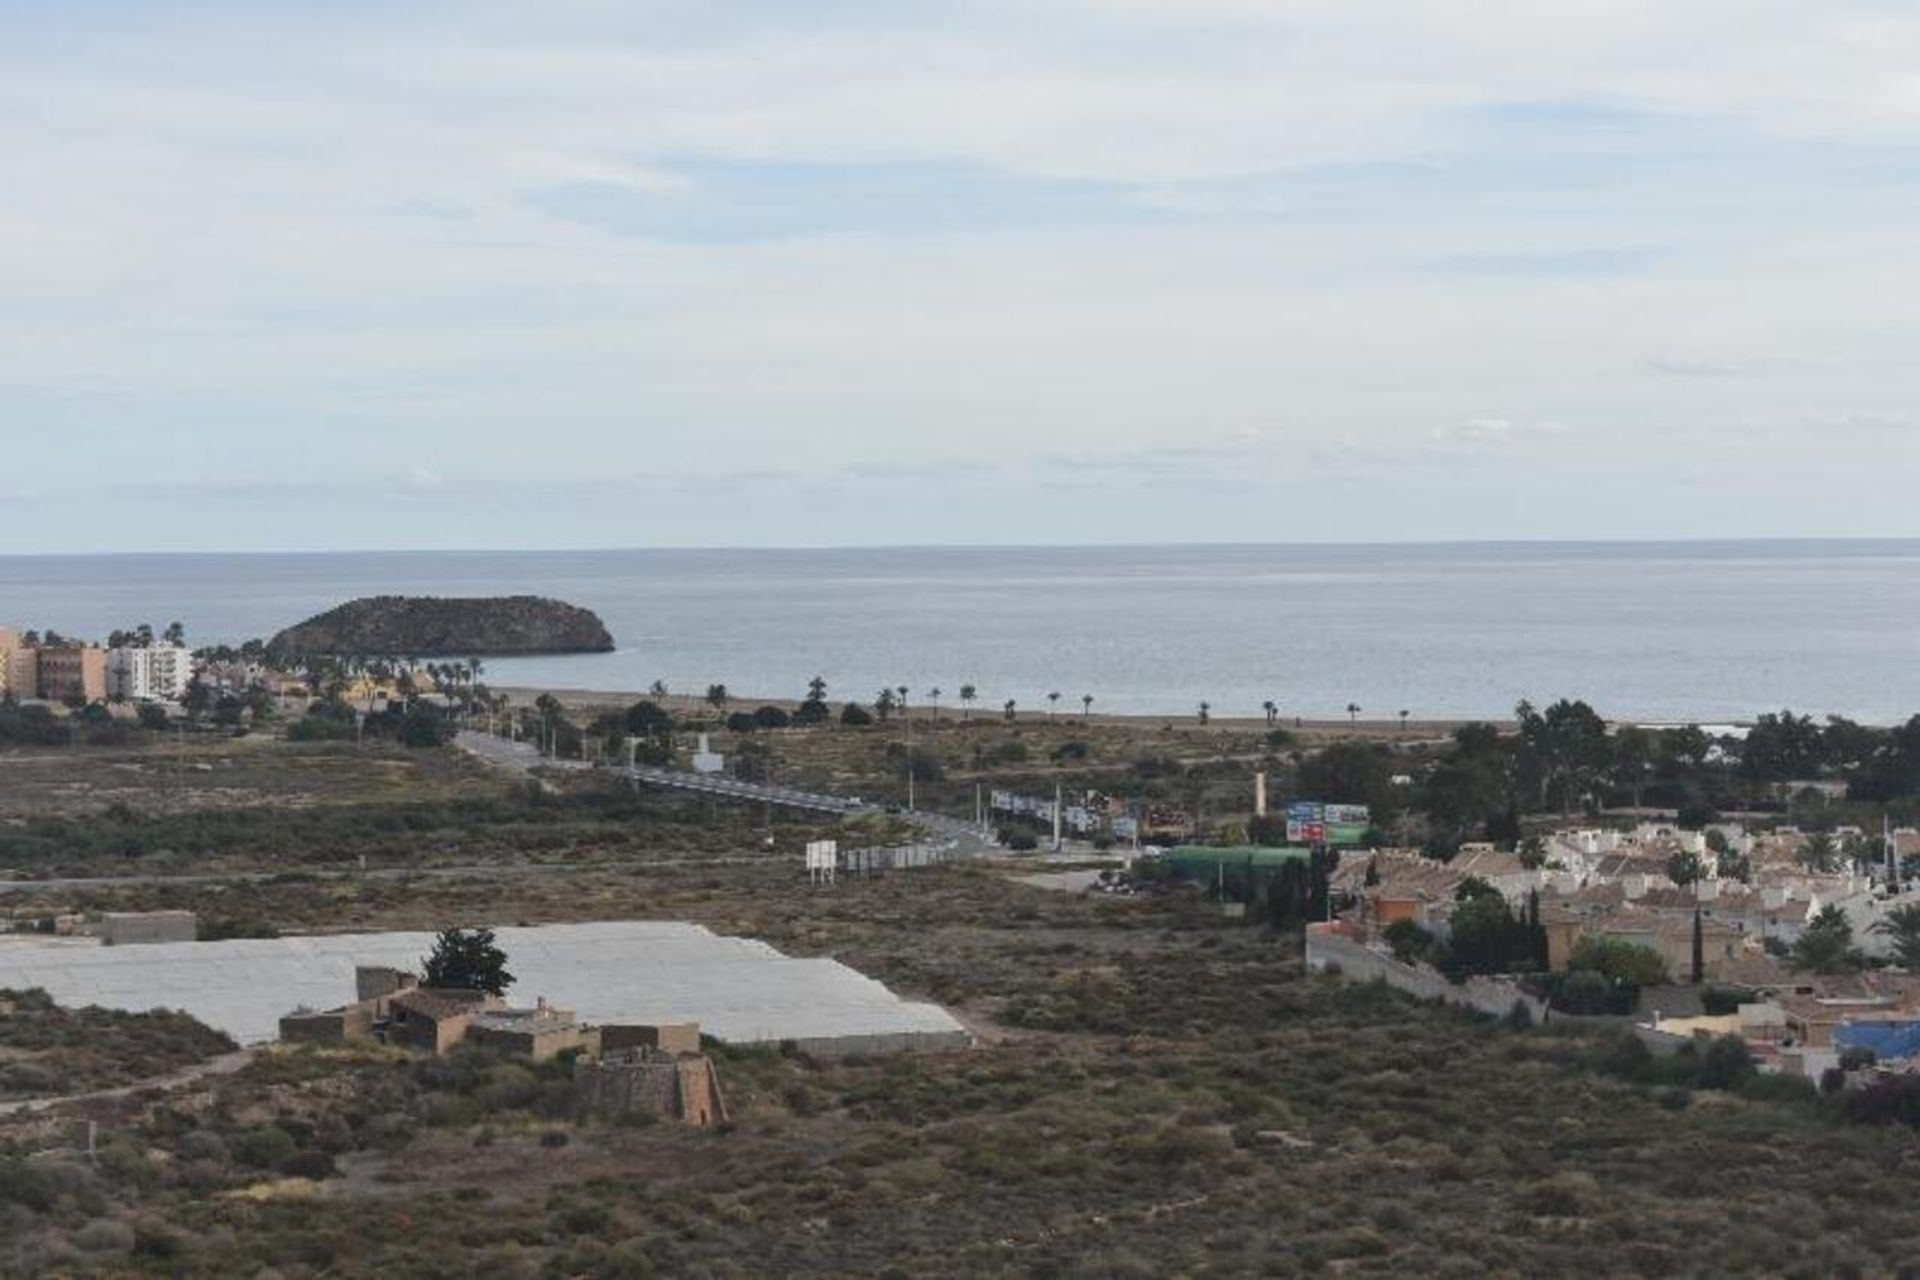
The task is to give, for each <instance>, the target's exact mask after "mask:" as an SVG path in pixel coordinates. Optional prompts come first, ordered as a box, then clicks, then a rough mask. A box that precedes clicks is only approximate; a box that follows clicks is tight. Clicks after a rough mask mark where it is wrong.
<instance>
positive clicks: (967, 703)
mask: <svg viewBox="0 0 1920 1280" xmlns="http://www.w3.org/2000/svg"><path fill="white" fill-rule="evenodd" d="M979 696H980V691H979V690H978V689H976V688H974V687H973V686H972V685H970V684H963V685H961V686H960V707H961V710H960V718H961V719H962V720H970V719H972V718H973V700H974V699H975V698H977V697H979Z"/></svg>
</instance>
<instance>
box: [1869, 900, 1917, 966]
mask: <svg viewBox="0 0 1920 1280" xmlns="http://www.w3.org/2000/svg"><path fill="white" fill-rule="evenodd" d="M1873 932H1875V933H1878V934H1882V935H1884V936H1885V937H1886V938H1887V939H1888V941H1889V943H1890V945H1891V946H1892V947H1893V954H1894V958H1895V959H1897V960H1898V961H1899V962H1900V967H1901V968H1902V969H1905V970H1906V971H1907V972H1909V973H1920V902H1909V903H1906V904H1904V905H1902V906H1898V907H1895V908H1894V909H1893V910H1891V911H1889V912H1887V914H1885V915H1884V916H1881V917H1880V918H1879V919H1878V920H1875V921H1874V922H1873Z"/></svg>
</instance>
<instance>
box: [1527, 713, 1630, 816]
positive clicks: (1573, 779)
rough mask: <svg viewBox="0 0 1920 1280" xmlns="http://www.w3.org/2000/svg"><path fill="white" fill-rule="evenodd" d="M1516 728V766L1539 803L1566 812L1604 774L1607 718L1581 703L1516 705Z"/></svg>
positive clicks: (1607, 755)
mask: <svg viewBox="0 0 1920 1280" xmlns="http://www.w3.org/2000/svg"><path fill="white" fill-rule="evenodd" d="M1514 718H1515V720H1517V721H1518V723H1519V727H1520V743H1521V752H1520V771H1521V775H1522V777H1523V778H1524V779H1525V780H1526V781H1527V782H1528V783H1529V784H1530V786H1531V789H1532V792H1533V794H1534V795H1535V796H1536V797H1537V799H1538V802H1539V805H1540V807H1541V808H1543V809H1544V808H1548V807H1555V808H1558V809H1559V810H1560V811H1561V812H1563V813H1564V812H1566V811H1567V810H1568V809H1570V808H1571V807H1572V806H1573V805H1574V804H1576V803H1578V802H1579V801H1581V800H1583V799H1585V798H1587V797H1588V796H1590V795H1591V794H1592V793H1593V791H1594V789H1595V788H1596V787H1598V786H1599V785H1600V784H1601V783H1602V782H1603V781H1604V779H1605V774H1606V768H1607V765H1608V764H1609V762H1610V761H1611V758H1612V753H1611V750H1610V748H1609V746H1608V742H1607V722H1606V721H1605V720H1602V719H1601V718H1600V715H1599V713H1598V712H1596V711H1595V710H1594V709H1593V708H1592V707H1590V706H1588V705H1587V704H1586V703H1585V702H1574V701H1568V700H1567V699H1565V698H1562V699H1561V700H1560V701H1558V702H1556V703H1554V704H1553V705H1552V706H1550V707H1548V708H1547V709H1546V711H1545V712H1538V711H1535V710H1534V708H1533V704H1532V703H1530V702H1524V701H1523V702H1521V703H1520V704H1519V705H1518V706H1516V707H1515V708H1514Z"/></svg>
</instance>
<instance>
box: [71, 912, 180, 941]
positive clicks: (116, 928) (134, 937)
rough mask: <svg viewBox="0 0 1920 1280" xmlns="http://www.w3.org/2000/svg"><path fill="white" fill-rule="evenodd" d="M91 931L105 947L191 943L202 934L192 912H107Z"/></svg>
mask: <svg viewBox="0 0 1920 1280" xmlns="http://www.w3.org/2000/svg"><path fill="white" fill-rule="evenodd" d="M92 931H93V933H94V934H95V936H97V937H98V938H99V939H100V945H101V946H103V947H129V946H138V945H140V944H142V943H154V942H192V941H194V940H195V939H196V938H198V937H199V936H200V922H199V920H198V919H196V918H195V916H194V914H193V912H191V911H108V912H106V913H105V914H103V915H102V916H101V917H100V919H99V921H98V922H97V923H95V924H94V925H93V930H92Z"/></svg>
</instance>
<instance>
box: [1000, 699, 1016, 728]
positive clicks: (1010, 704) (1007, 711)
mask: <svg viewBox="0 0 1920 1280" xmlns="http://www.w3.org/2000/svg"><path fill="white" fill-rule="evenodd" d="M1014 707H1015V703H1014V701H1013V699H1012V698H1008V699H1007V705H1006V706H1004V707H1002V708H1001V709H1000V710H1001V714H1003V715H1005V716H1006V718H1007V723H1008V724H1012V723H1013V717H1014Z"/></svg>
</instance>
